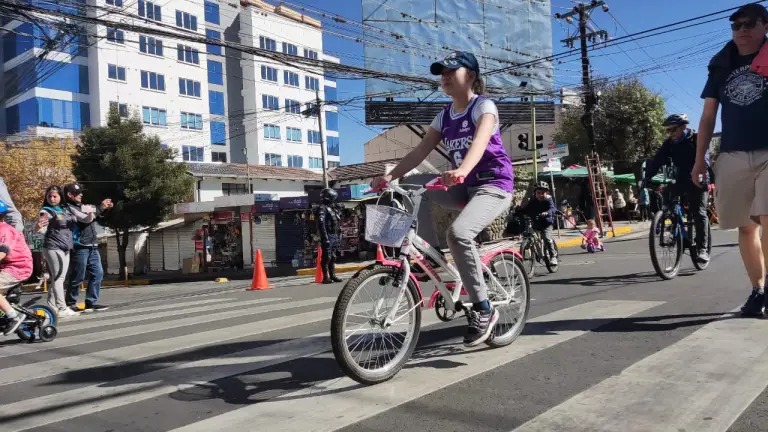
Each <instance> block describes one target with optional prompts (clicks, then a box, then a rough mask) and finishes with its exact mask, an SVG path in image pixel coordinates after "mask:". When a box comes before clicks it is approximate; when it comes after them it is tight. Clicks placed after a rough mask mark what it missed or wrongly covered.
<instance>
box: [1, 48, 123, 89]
mask: <svg viewBox="0 0 768 432" xmlns="http://www.w3.org/2000/svg"><path fill="white" fill-rule="evenodd" d="M115 73H117V71H116V72H115ZM5 75H6V76H5V79H4V82H5V85H4V89H5V96H6V98H7V97H11V96H14V95H16V94H20V93H23V92H25V91H27V90H29V89H32V88H34V87H41V88H48V89H53V90H62V91H67V92H73V93H81V94H89V93H90V91H89V84H88V83H89V81H88V67H87V66H83V65H78V64H73V63H65V62H58V61H54V60H47V59H45V60H37V59H33V58H31V59H30V60H28V61H26V62H24V63H22V64H20V65H18V66H16V67H15V68H13V69H11V70H9V71H6V73H5ZM123 78H125V75H123Z"/></svg>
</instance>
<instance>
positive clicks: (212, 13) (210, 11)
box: [205, 1, 219, 24]
mask: <svg viewBox="0 0 768 432" xmlns="http://www.w3.org/2000/svg"><path fill="white" fill-rule="evenodd" d="M205 22H209V23H211V24H219V5H218V4H216V3H213V2H209V1H207V2H205Z"/></svg>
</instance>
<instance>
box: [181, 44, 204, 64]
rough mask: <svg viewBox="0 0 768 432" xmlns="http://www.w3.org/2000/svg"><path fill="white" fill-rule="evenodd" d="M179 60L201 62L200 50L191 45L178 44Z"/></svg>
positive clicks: (191, 62)
mask: <svg viewBox="0 0 768 432" xmlns="http://www.w3.org/2000/svg"><path fill="white" fill-rule="evenodd" d="M176 51H177V54H178V55H177V57H176V58H177V60H179V61H180V62H184V63H190V64H196V65H198V64H200V51H198V50H197V49H195V48H192V47H191V46H187V45H182V44H178V45H177V46H176Z"/></svg>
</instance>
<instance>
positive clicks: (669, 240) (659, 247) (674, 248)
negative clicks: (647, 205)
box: [648, 211, 683, 280]
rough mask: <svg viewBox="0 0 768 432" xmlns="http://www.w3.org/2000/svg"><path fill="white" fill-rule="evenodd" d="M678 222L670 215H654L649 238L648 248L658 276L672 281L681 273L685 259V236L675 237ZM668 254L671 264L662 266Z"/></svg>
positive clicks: (659, 213)
mask: <svg viewBox="0 0 768 432" xmlns="http://www.w3.org/2000/svg"><path fill="white" fill-rule="evenodd" d="M676 229H677V221H676V220H675V218H673V217H672V215H670V214H669V213H665V212H663V211H658V212H656V214H655V215H653V222H652V223H651V230H650V231H651V232H650V235H649V236H648V247H649V248H650V250H651V263H652V264H653V268H654V270H656V274H658V275H659V276H661V277H662V278H663V279H666V280H670V279H673V278H674V277H675V276H677V273H678V272H679V271H680V262H681V261H682V258H683V236H682V235H680V234H677V235H675V230H676ZM665 252H668V253H669V255H670V258H672V262H671V264H662V260H663V256H664V255H665Z"/></svg>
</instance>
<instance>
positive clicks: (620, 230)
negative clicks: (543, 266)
mask: <svg viewBox="0 0 768 432" xmlns="http://www.w3.org/2000/svg"><path fill="white" fill-rule="evenodd" d="M614 231H615V233H616V235H615V236H614V235H613V233H611V232H607V233H606V234H605V238H612V237H618V236H622V235H626V234H629V233H631V232H632V227H631V226H623V227H616V228H614ZM555 243H556V244H557V247H558V248H569V247H576V246H581V237H578V238H574V239H570V240H563V241H555Z"/></svg>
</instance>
